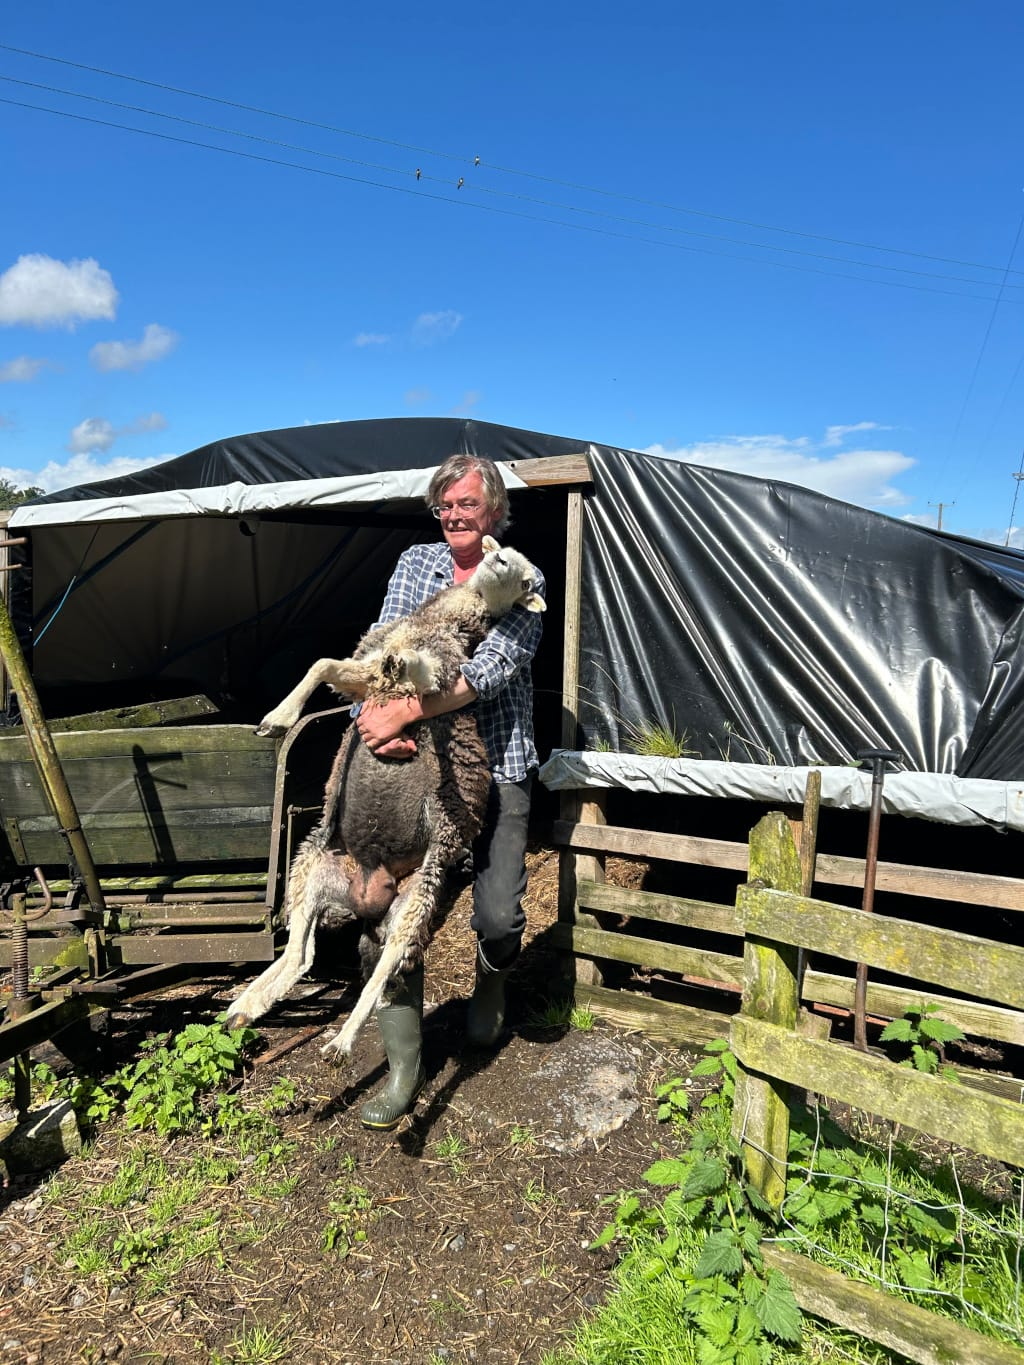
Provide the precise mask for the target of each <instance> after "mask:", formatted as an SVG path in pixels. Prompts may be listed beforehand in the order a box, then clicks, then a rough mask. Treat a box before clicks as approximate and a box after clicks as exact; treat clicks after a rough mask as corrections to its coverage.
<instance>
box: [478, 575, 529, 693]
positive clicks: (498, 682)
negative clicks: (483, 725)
mask: <svg viewBox="0 0 1024 1365" xmlns="http://www.w3.org/2000/svg"><path fill="white" fill-rule="evenodd" d="M538 578H539V582H538V584H537V590H538V592H539V593H540V595H541V596H542V597H543V595H544V593H545V591H546V584H545V582H544V579H543V577H542V576H540V575H538ZM542 631H543V626H542V623H541V615H540V612H535V611H527V610H526V608H525V607H513V608H512V610H511V611H510V612H509V613H508V615H507V616H503V617H502V618H501V620H500V621H497V622H495V624H494V625H493V626H492V627H491V629H490V630H489V631H488V632H487V634H486V635H485V636H484V638H483V639H482V640H481V641H480V643H479V644H478V645H477V647H476V649H475V650H474V651H473V657H472V658H471V659H467V661H466V662H465V663H464V664H463V665H462V669H461V672H462V676H463V677H464V678H465V679H466V681H467V682H468V683H469V684H470V685H471V686H472V687H473V688H474V689H475V690H476V693H477V695H478V696H479V697H481V698H482V699H483V700H484V701H490V700H491V698H492V697H495V696H497V694H498V693H499V692H500V691H501V689H502V688H503V687H505V686H506V684H507V683H508V682H509V681H510V680H511V679H512V678H513V677H515V675H516V674H517V673H518V672H519V671H520V670H521V669H524V668H528V667H529V665H530V662H531V660H532V659H533V656H534V655H535V654H536V652H537V646H538V645H539V644H540V637H541V634H542Z"/></svg>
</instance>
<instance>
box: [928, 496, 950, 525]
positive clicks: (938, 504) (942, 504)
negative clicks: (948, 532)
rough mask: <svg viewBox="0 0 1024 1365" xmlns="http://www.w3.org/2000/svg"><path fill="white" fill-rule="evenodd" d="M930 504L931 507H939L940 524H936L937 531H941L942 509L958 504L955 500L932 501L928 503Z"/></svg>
mask: <svg viewBox="0 0 1024 1365" xmlns="http://www.w3.org/2000/svg"><path fill="white" fill-rule="evenodd" d="M928 506H929V507H937V508H938V509H939V521H938V525H937V526H936V528H935V529H936V531H941V530H942V509H943V508H944V507H955V506H956V502H955V501H953V502H930V503H929V504H928Z"/></svg>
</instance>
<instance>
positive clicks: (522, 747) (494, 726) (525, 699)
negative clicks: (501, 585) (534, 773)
mask: <svg viewBox="0 0 1024 1365" xmlns="http://www.w3.org/2000/svg"><path fill="white" fill-rule="evenodd" d="M453 571H454V565H453V561H452V552H451V550H450V549H449V548H448V546H447V545H446V544H445V543H444V542H443V541H442V542H441V544H439V545H413V546H412V547H411V548H410V549H408V550H406V551H404V553H403V554H401V555H400V556H399V559H398V563H397V565H396V566H395V571H394V573H393V574H392V575H391V581H390V583H389V584H388V590H387V594H386V596H385V598H384V605H383V607H381V610H380V619H379V620H378V621H377V622H376V623H375V624H376V625H378V626H382V625H386V624H387V623H388V622H389V621H397V620H398V618H399V617H400V616H407V615H408V614H409V612H411V611H413V610H414V609H415V608H416V607H418V606H420V604H421V603H423V602H426V601H427V600H428V598H431V597H433V596H434V594H435V593H437V592H440V590H441V589H442V588H449V587H451V586H452V583H453V581H454V577H453ZM538 579H539V581H538V583H537V585H536V586H537V591H538V592H539V593H540V594H541V596H543V595H544V592H545V583H544V578H543V575H541V574H540V573H539V572H538ZM371 629H372V627H371ZM540 636H541V619H540V616H539V615H538V613H537V612H533V611H526V610H525V609H524V608H523V607H513V608H512V610H511V611H510V612H509V613H508V615H507V616H503V617H502V618H501V620H500V621H498V622H497V623H496V624H495V625H493V626H492V627H491V629H490V630H489V631H488V632H487V634H486V636H485V637H484V639H483V640H482V641H481V642H480V644H479V645H477V647H476V649H475V650H474V651H473V656H472V658H471V659H468V660H467V661H466V662H465V663H464V664H463V665H462V675H463V677H464V678H465V679H466V681H467V682H468V683H470V684H471V685H472V687H473V688H475V690H476V692H477V696H478V700H477V701H476V702H475V703H474V705H475V707H476V719H477V725H478V726H479V728H480V738H481V739H482V740H483V742H484V744H485V745H486V747H487V752H488V754H489V755H490V759H491V773H492V774H493V776H494V780H495V782H521V781H522V780H523V778H524V777H526V776H527V775H528V774H529V772H530V771H531V769H533V768H536V767H537V766H538V763H539V760H538V758H537V747H536V745H535V744H534V740H533V679H532V678H531V676H530V661H531V659H532V658H533V656H534V654H535V653H536V652H537V646H538V645H539V644H540Z"/></svg>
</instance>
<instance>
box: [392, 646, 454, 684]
mask: <svg viewBox="0 0 1024 1365" xmlns="http://www.w3.org/2000/svg"><path fill="white" fill-rule="evenodd" d="M392 660H393V661H394V664H393V671H394V673H395V676H396V677H397V678H398V680H399V681H400V682H403V683H405V684H407V685H408V686H409V687H410V688H411V690H412V691H413V692H417V693H419V695H420V696H422V695H423V694H424V693H425V692H438V691H440V687H441V684H440V677H441V669H442V667H443V664H442V662H441V660H440V659H439V658H438V657H437V655H436V654H432V653H431V652H430V650H429V649H400V650H398V651H397V652H396V653H395V654H393V655H390V656H387V657H386V659H385V666H386V665H387V664H388V663H390V662H391V661H392Z"/></svg>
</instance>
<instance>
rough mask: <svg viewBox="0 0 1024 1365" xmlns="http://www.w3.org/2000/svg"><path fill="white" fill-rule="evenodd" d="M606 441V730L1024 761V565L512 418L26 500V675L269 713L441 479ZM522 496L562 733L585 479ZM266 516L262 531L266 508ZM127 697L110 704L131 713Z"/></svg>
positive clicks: (286, 435)
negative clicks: (544, 594)
mask: <svg viewBox="0 0 1024 1365" xmlns="http://www.w3.org/2000/svg"><path fill="white" fill-rule="evenodd" d="M456 451H459V452H466V453H473V454H481V455H487V456H489V457H490V458H492V459H495V460H497V461H499V462H505V464H506V465H511V464H518V463H519V462H521V461H524V460H532V459H539V458H546V457H553V456H563V455H573V454H579V453H586V454H587V455H588V457H589V461H590V466H591V469H592V473H593V480H594V482H593V486H592V488H588V490H587V492H586V495H585V500H584V505H585V515H584V531H583V534H584V561H583V588H582V603H581V607H582V621H581V641H580V651H581V698H580V700H581V705H580V714H581V720H582V723H583V729H584V735H585V738H586V741H587V742H588V743H589V744H590V745H591V746H597V745H601V744H608V743H610V744H611V745H612V746H613V747H628V746H629V744H630V742H631V739H632V737H633V736H634V735H635V733H636V731H637V730H638V729H642V728H643V727H644V726H645V725H650V724H660V725H662V726H665V727H667V728H671V729H674V730H675V731H676V732H677V733H683V732H685V734H686V736H687V743H688V747H689V748H690V749H691V750H693V751H695V752H696V753H698V754H700V755H701V756H703V757H704V758H707V759H719V758H722V757H727V758H729V759H730V760H732V761H734V762H774V763H781V764H790V765H793V764H796V765H800V764H806V763H827V764H837V763H838V764H842V763H848V762H853V761H855V760H856V755H857V753H858V751H859V750H861V749H863V748H867V747H883V748H892V749H895V750H898V751H899V752H900V753H901V754H902V755H903V756H904V765H905V767H906V768H907V769H909V770H911V771H923V772H938V773H947V774H960V775H962V776H971V777H991V778H997V779H1004V780H1016V779H1018V778H1019V777H1020V776H1021V775H1022V774H1024V708H1022V707H1021V705H1020V702H1021V696H1022V688H1024V652H1022V647H1021V609H1022V599H1024V555H1021V554H1020V553H1018V552H1016V551H1011V550H1001V549H999V548H998V547H996V546H991V545H981V544H978V543H975V542H971V541H966V540H963V539H959V538H956V537H952V536H948V535H945V536H944V535H940V534H937V533H935V532H930V531H928V530H926V529H923V528H921V527H917V526H913V525H910V524H908V523H906V522H901V521H898V520H895V519H893V518H890V517H886V516H883V515H880V514H877V513H873V512H868V511H865V510H864V509H862V508H858V507H853V506H850V505H849V504H846V503H842V502H837V501H835V500H834V499H830V498H827V497H823V496H822V495H820V494H817V493H813V492H810V491H808V490H806V489H802V488H797V487H795V486H792V485H786V484H780V483H773V482H770V481H765V480H760V479H754V478H750V477H746V476H743V475H739V474H732V473H729V472H726V471H723V470H715V469H707V468H702V467H698V466H692V465H685V464H680V463H679V462H677V461H673V460H666V459H661V458H656V457H653V456H647V455H642V454H637V453H635V452H630V451H623V450H615V449H612V448H610V447H607V446H600V445H593V444H591V443H589V442H584V441H577V440H570V439H567V438H563V437H556V436H547V435H543V434H541V433H535V432H529V431H523V430H519V429H516V428H511V427H503V426H498V425H496V424H492V423H483V422H472V421H460V420H456V419H444V418H436V419H434V418H408V419H391V420H380V421H373V422H342V423H329V424H325V425H322V426H315V427H298V428H294V429H292V430H285V431H276V432H263V433H256V434H253V435H249V436H240V437H234V438H231V439H230V440H227V441H221V442H217V443H214V444H213V445H210V446H205V447H203V448H202V449H201V450H197V451H194V452H192V453H191V454H189V455H183V456H181V457H180V458H179V459H176V460H171V461H168V462H167V463H166V464H163V465H160V466H157V467H155V468H152V469H147V470H142V471H140V472H139V473H137V474H134V475H129V476H127V477H126V478H122V479H116V480H108V481H106V482H104V483H101V484H93V485H87V486H83V487H81V488H76V489H71V490H67V491H66V492H63V493H58V494H52V495H50V496H48V497H47V498H44V499H39V500H37V501H36V502H35V503H33V504H29V505H27V506H26V507H24V508H21V509H18V511H17V512H16V513H15V516H14V518H13V519H12V526H14V527H15V528H21V529H22V532H23V533H25V532H27V534H28V535H29V538H30V542H31V544H30V558H31V564H32V578H31V597H32V602H31V611H30V615H31V618H32V626H31V629H30V630H28V631H26V632H25V634H26V640H27V642H28V643H31V644H32V645H33V669H34V672H35V676H36V678H37V682H38V683H39V684H40V686H41V688H43V689H46V688H49V689H51V691H52V692H53V694H54V695H55V696H56V694H58V693H59V694H60V697H61V702H60V705H61V709H62V711H63V712H66V711H68V710H73V709H80V710H81V709H85V706H84V705H82V704H80V703H81V702H82V700H83V697H82V693H83V689H85V688H86V687H88V688H89V689H90V694H89V698H88V701H89V704H90V705H92V704H100V701H101V699H102V695H103V691H104V689H108V688H110V689H113V688H116V689H117V700H118V703H120V702H121V701H122V700H123V699H124V698H125V697H126V696H128V695H129V694H130V693H131V690H132V689H136V690H137V691H138V692H139V693H140V696H139V699H140V700H141V699H143V696H144V695H147V694H152V693H160V694H163V695H166V694H167V692H168V691H174V690H175V689H177V690H178V691H179V692H182V691H184V690H203V691H206V692H208V693H209V695H211V696H212V697H214V698H215V699H216V700H218V702H221V703H225V701H227V702H229V703H231V704H233V705H236V706H237V707H239V708H241V710H242V711H243V713H244V712H245V710H246V708H247V707H248V708H250V709H251V710H252V716H251V718H252V719H254V720H255V719H258V718H259V716H260V715H261V714H262V710H260V709H256V708H258V707H262V706H263V705H264V703H266V704H271V703H272V702H274V701H276V700H278V699H279V696H280V695H281V694H282V693H283V691H284V690H287V688H288V687H290V686H291V685H292V683H293V682H294V681H295V680H297V678H298V676H300V675H301V673H302V672H303V671H304V670H305V668H306V667H307V666H308V664H309V663H311V662H312V661H313V660H314V659H315V658H316V657H318V656H319V655H320V654H324V653H332V654H337V653H339V652H346V651H347V650H349V649H350V648H351V647H352V645H354V643H355V641H356V639H358V636H359V634H360V632H361V631H362V630H364V629H365V628H366V626H367V625H369V624H370V622H371V621H372V620H373V619H374V613H375V611H376V609H377V607H378V606H379V603H380V601H381V598H382V596H383V591H384V586H385V583H386V580H387V577H388V574H389V572H390V569H391V567H392V566H393V564H394V561H395V559H396V558H397V555H398V553H399V552H400V551H401V550H402V549H403V548H404V547H405V546H406V545H408V544H409V543H411V542H412V541H415V540H432V539H435V538H436V537H437V535H438V527H437V524H436V523H435V522H433V521H432V519H431V518H430V517H429V515H428V513H427V512H426V509H425V508H424V506H423V502H422V495H423V493H424V491H425V489H426V483H427V481H428V479H429V474H430V471H431V470H432V469H433V468H435V467H436V466H437V465H438V464H439V463H441V461H442V460H444V459H445V458H446V457H447V456H448V455H450V454H452V453H453V452H456ZM509 480H510V483H511V484H512V486H513V487H514V488H516V487H518V488H519V491H517V492H514V494H513V510H514V515H515V524H514V526H513V529H512V531H511V532H510V534H509V536H508V539H509V541H510V543H512V544H516V545H519V546H520V547H521V548H523V549H524V550H525V551H526V552H527V553H528V554H531V555H532V556H533V558H534V559H535V560H536V561H537V563H538V564H539V565H540V567H541V568H542V569H543V570H544V571H545V574H546V576H547V579H548V583H549V589H550V592H549V600H550V601H551V602H552V603H553V604H555V606H556V610H554V611H549V613H548V616H547V619H546V622H545V644H544V647H543V649H544V654H543V655H542V656H541V657H540V658H539V659H538V667H537V669H536V670H535V677H536V680H537V684H538V687H537V709H538V721H539V728H540V731H541V733H545V734H547V735H548V736H550V737H551V742H552V743H554V742H557V735H558V733H559V730H560V724H561V714H560V711H561V708H560V693H561V623H560V621H559V619H558V611H557V603H558V600H559V597H560V593H561V588H562V585H563V583H564V562H565V561H564V546H565V534H566V502H565V491H564V489H563V488H559V489H535V488H529V489H527V488H524V487H522V481H521V480H520V479H518V478H517V477H516V476H515V474H514V472H512V473H510V474H509ZM254 509H255V514H256V515H255V518H253V517H252V516H250V513H252V512H253V510H254ZM112 704H114V703H112Z"/></svg>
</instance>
